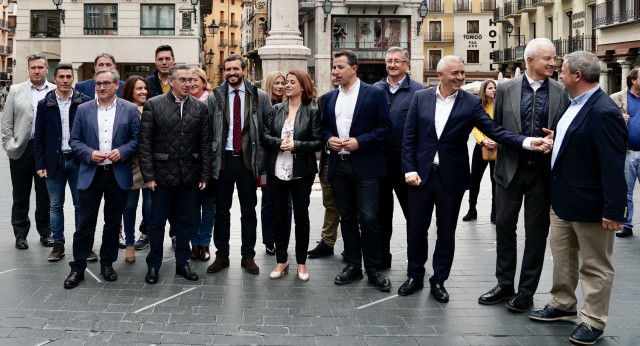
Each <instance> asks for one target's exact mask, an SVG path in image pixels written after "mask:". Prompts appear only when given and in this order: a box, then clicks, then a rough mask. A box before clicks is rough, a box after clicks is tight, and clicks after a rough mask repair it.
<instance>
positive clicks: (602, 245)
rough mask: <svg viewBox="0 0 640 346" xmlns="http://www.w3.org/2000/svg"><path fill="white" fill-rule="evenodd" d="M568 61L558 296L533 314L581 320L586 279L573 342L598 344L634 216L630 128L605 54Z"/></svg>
mask: <svg viewBox="0 0 640 346" xmlns="http://www.w3.org/2000/svg"><path fill="white" fill-rule="evenodd" d="M563 60H564V61H563V63H562V73H561V74H560V79H561V80H562V84H564V89H565V90H566V91H567V92H568V93H569V96H570V100H571V104H570V106H569V108H567V110H566V111H565V112H564V114H563V115H562V117H561V118H560V120H559V121H557V123H556V131H555V141H556V144H555V145H554V147H553V153H552V155H551V212H550V218H551V233H550V234H551V237H550V241H549V242H550V243H551V253H552V254H553V264H554V265H553V284H552V286H551V296H552V298H551V300H550V301H549V303H548V304H547V305H546V306H545V307H544V309H542V310H538V311H534V312H532V313H531V315H529V318H531V319H533V320H537V321H543V322H551V321H558V320H571V319H574V318H576V317H577V312H576V310H577V304H578V299H577V298H576V295H575V289H576V287H577V286H578V280H579V281H580V282H581V284H582V294H583V296H584V306H583V307H582V310H580V318H581V319H582V323H581V324H580V325H578V327H577V328H576V329H575V330H574V331H573V332H572V333H571V335H570V336H569V340H571V341H573V342H575V343H578V344H584V345H591V344H594V343H595V342H596V341H598V340H599V339H600V338H602V334H603V331H604V327H605V325H606V323H607V318H608V314H609V300H610V299H611V288H612V286H613V274H614V269H613V263H612V261H611V255H612V253H613V241H614V239H615V237H614V234H615V231H617V230H619V229H621V228H622V223H623V222H624V221H625V220H626V217H627V183H626V181H625V176H624V164H625V155H626V151H627V127H626V125H625V122H624V120H623V117H622V113H620V110H619V109H618V107H617V106H616V104H615V103H614V102H613V101H612V100H611V98H609V96H608V95H607V94H606V93H605V92H604V91H602V89H600V85H599V84H598V80H599V78H600V63H599V60H598V57H597V56H595V55H594V54H592V53H589V52H584V51H578V52H574V53H571V54H568V55H565V56H564V58H563ZM579 255H581V256H582V263H580V262H579V260H578V256H579Z"/></svg>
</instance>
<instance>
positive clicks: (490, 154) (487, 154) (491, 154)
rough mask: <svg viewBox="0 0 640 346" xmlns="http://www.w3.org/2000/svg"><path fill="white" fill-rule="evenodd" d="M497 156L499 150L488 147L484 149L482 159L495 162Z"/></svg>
mask: <svg viewBox="0 0 640 346" xmlns="http://www.w3.org/2000/svg"><path fill="white" fill-rule="evenodd" d="M496 154H498V150H497V149H487V147H484V146H483V147H482V159H483V160H485V161H495V159H496Z"/></svg>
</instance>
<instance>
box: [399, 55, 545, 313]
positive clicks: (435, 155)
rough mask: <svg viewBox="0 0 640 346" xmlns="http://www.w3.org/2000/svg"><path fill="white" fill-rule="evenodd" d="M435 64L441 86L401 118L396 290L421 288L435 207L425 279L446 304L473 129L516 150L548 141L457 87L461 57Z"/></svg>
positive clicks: (461, 81)
mask: <svg viewBox="0 0 640 346" xmlns="http://www.w3.org/2000/svg"><path fill="white" fill-rule="evenodd" d="M437 68H438V77H439V78H440V84H438V86H437V87H435V88H430V89H427V90H420V91H417V92H416V94H415V96H414V98H413V100H412V102H411V106H410V107H409V112H408V113H407V119H406V122H405V128H404V138H403V140H402V171H403V172H404V173H405V177H406V178H405V179H406V182H407V184H409V219H408V224H407V234H408V235H407V242H408V249H407V252H408V253H407V254H408V257H409V265H408V268H407V270H408V276H409V278H408V279H407V281H406V282H405V283H404V284H403V285H402V286H401V287H400V288H399V289H398V294H400V295H410V294H413V293H414V292H415V291H417V290H419V289H421V288H423V286H424V284H423V280H424V275H425V268H424V264H425V263H426V261H427V254H428V246H427V230H428V229H429V225H430V223H431V214H432V213H433V208H434V206H435V209H436V218H437V224H436V225H437V227H438V230H437V234H438V240H437V242H436V248H435V251H434V253H433V276H432V277H431V278H430V279H429V282H430V284H431V294H432V295H433V297H434V298H435V300H436V301H438V302H442V303H446V302H448V301H449V294H448V292H447V290H446V289H445V287H444V282H445V280H447V279H448V278H449V272H450V271H451V265H452V263H453V255H454V249H455V231H456V223H457V220H458V212H459V211H460V203H461V202H462V196H463V195H464V191H465V190H468V189H469V187H470V185H471V176H470V173H469V171H470V169H469V153H468V149H467V140H468V139H469V133H470V132H471V129H473V128H474V127H477V128H478V129H479V130H481V131H482V132H483V133H485V134H487V135H488V136H489V137H491V138H492V139H494V140H495V141H496V142H498V143H500V144H501V145H503V146H509V147H511V148H514V149H516V150H522V149H523V148H524V149H536V150H540V151H545V150H547V151H548V150H550V149H551V144H552V140H547V139H544V140H543V139H541V138H531V137H528V138H525V137H524V136H522V135H516V134H513V133H511V132H509V131H507V130H505V129H504V128H502V127H500V126H499V125H498V124H496V123H495V122H494V121H493V120H491V118H490V117H489V116H488V115H487V114H486V113H485V111H484V108H483V107H482V102H481V100H480V98H478V97H476V96H473V95H471V94H469V93H467V92H465V91H464V90H460V87H461V86H462V85H463V84H464V78H465V77H464V65H463V64H462V59H460V58H459V57H457V56H452V55H447V56H445V57H443V58H442V59H441V60H440V62H439V63H438V66H437Z"/></svg>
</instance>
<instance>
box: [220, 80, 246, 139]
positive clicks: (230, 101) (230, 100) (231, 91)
mask: <svg viewBox="0 0 640 346" xmlns="http://www.w3.org/2000/svg"><path fill="white" fill-rule="evenodd" d="M234 90H235V89H234V88H232V87H231V86H229V94H228V98H227V104H228V105H229V133H228V134H227V143H226V144H225V146H224V150H233V126H234V125H235V124H234V123H233V99H234V98H235V97H236V93H235V92H234ZM238 91H239V93H238V96H239V97H240V122H241V124H240V128H241V129H243V128H244V98H245V94H244V93H245V92H246V89H245V87H244V82H243V83H242V85H240V87H239V88H238ZM240 132H242V130H241V131H240Z"/></svg>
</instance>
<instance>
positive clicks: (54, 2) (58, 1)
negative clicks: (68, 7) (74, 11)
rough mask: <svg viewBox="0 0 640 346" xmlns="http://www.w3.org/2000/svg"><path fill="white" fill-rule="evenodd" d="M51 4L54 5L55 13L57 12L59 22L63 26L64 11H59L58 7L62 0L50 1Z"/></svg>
mask: <svg viewBox="0 0 640 346" xmlns="http://www.w3.org/2000/svg"><path fill="white" fill-rule="evenodd" d="M52 1H53V4H54V5H56V11H58V15H59V16H60V20H61V21H62V24H64V10H63V9H60V5H62V0H52Z"/></svg>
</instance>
